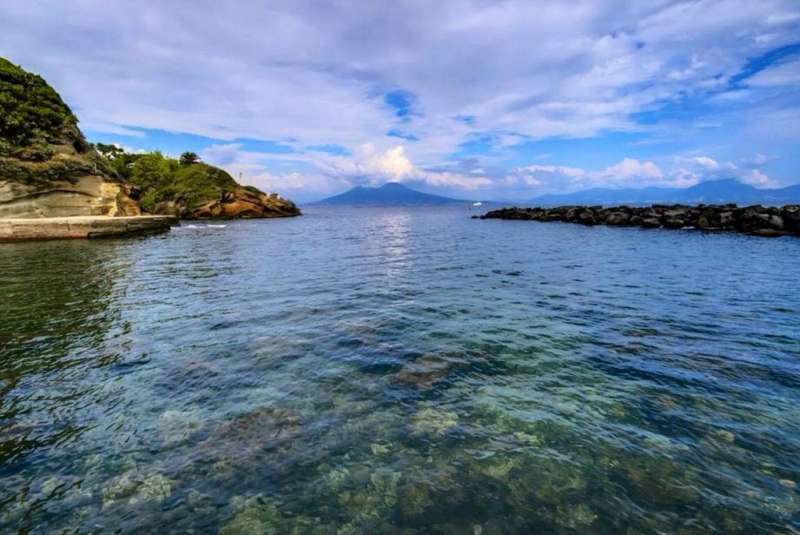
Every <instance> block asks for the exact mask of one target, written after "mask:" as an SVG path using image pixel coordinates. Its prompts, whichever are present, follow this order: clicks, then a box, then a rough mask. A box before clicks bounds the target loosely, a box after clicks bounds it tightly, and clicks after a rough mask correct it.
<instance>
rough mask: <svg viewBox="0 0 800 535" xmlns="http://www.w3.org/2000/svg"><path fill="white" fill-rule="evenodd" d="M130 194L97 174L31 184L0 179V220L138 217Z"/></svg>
mask: <svg viewBox="0 0 800 535" xmlns="http://www.w3.org/2000/svg"><path fill="white" fill-rule="evenodd" d="M131 195H134V196H135V195H136V193H135V191H132V190H131V188H130V187H128V186H126V185H124V184H120V183H117V182H111V181H109V180H108V178H107V177H104V176H99V175H85V176H82V177H79V178H77V179H75V180H74V181H72V180H53V181H51V182H47V183H46V184H35V185H32V184H22V183H19V182H12V181H8V180H0V217H15V218H31V217H69V216H87V215H94V216H98V215H99V216H112V217H113V216H133V215H141V210H140V209H139V205H138V204H137V203H136V201H135V200H134V199H133V198H132V197H131Z"/></svg>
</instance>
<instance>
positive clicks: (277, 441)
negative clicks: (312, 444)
mask: <svg viewBox="0 0 800 535" xmlns="http://www.w3.org/2000/svg"><path fill="white" fill-rule="evenodd" d="M301 430H302V426H301V423H300V417H299V416H298V414H297V413H295V412H294V411H291V410H288V409H276V408H273V407H262V408H259V409H256V410H254V411H252V412H248V413H246V414H243V415H241V416H237V417H236V418H234V419H233V420H231V421H229V422H226V423H223V424H221V425H220V426H219V427H217V429H216V430H215V431H213V432H212V433H211V436H209V438H207V439H206V440H204V441H203V442H202V443H201V444H200V446H199V447H200V448H201V449H203V450H209V455H211V456H212V457H222V458H226V459H243V458H247V457H250V456H252V455H253V454H256V453H258V452H260V451H263V450H267V449H270V448H275V447H278V446H280V445H282V444H283V443H285V442H287V441H289V440H292V439H294V438H296V437H297V436H298V435H299V434H300V432H301Z"/></svg>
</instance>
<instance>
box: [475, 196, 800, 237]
mask: <svg viewBox="0 0 800 535" xmlns="http://www.w3.org/2000/svg"><path fill="white" fill-rule="evenodd" d="M472 218H473V219H506V220H515V221H540V222H547V221H560V222H563V223H576V224H579V225H585V226H594V225H608V226H616V227H639V228H663V229H673V230H705V231H709V232H715V231H729V232H730V231H733V232H739V233H742V234H750V235H752V236H761V237H766V238H777V237H780V236H800V205H786V206H782V207H766V206H761V205H754V206H743V207H740V206H737V205H735V204H715V205H704V204H700V205H696V206H689V205H683V204H670V205H666V204H654V205H651V206H644V207H631V206H609V207H602V206H558V207H554V208H542V207H536V208H518V207H511V208H501V209H499V210H491V211H489V212H486V213H485V214H483V215H480V216H472Z"/></svg>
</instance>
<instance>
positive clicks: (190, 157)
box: [181, 152, 200, 167]
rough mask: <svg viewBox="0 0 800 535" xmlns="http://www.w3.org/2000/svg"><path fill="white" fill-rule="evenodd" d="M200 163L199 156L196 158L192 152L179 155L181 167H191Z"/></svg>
mask: <svg viewBox="0 0 800 535" xmlns="http://www.w3.org/2000/svg"><path fill="white" fill-rule="evenodd" d="M199 161H200V156H198V155H197V154H196V153H194V152H184V153H183V154H181V165H182V166H184V167H185V166H187V165H192V164H195V163H197V162H199Z"/></svg>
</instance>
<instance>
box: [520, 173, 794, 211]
mask: <svg viewBox="0 0 800 535" xmlns="http://www.w3.org/2000/svg"><path fill="white" fill-rule="evenodd" d="M793 202H795V203H796V202H800V184H798V185H794V186H787V187H785V188H777V189H760V188H755V187H753V186H750V185H748V184H743V183H741V182H739V181H737V180H733V179H725V180H714V181H709V182H701V183H699V184H697V185H695V186H691V187H688V188H663V187H648V188H640V189H634V188H624V189H611V188H593V189H588V190H583V191H576V192H573V193H564V194H548V195H540V196H538V197H534V198H533V199H531V200H530V201H529V202H528V204H535V205H543V206H555V205H568V204H570V205H571V204H577V205H580V204H602V205H608V204H653V203H683V204H713V203H737V204H786V203H793Z"/></svg>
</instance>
